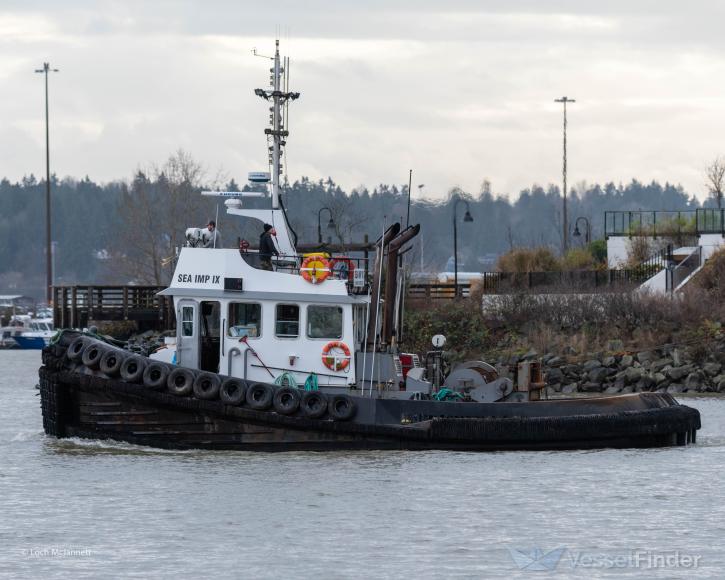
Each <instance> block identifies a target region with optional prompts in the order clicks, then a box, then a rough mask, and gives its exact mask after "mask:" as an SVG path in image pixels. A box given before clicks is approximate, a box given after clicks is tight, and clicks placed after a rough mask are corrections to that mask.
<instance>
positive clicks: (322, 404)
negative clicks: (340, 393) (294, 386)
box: [300, 391, 327, 419]
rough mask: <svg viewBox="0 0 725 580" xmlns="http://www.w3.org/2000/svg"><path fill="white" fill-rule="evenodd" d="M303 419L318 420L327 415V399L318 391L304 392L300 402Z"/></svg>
mask: <svg viewBox="0 0 725 580" xmlns="http://www.w3.org/2000/svg"><path fill="white" fill-rule="evenodd" d="M300 407H301V408H302V412H303V413H304V414H305V417H308V418H309V419H319V418H320V417H324V415H325V413H327V397H326V396H325V393H321V392H320V391H305V392H304V394H303V395H302V401H300Z"/></svg>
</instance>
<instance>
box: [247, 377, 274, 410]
mask: <svg viewBox="0 0 725 580" xmlns="http://www.w3.org/2000/svg"><path fill="white" fill-rule="evenodd" d="M273 398H274V389H273V388H272V387H271V386H269V385H266V384H264V383H252V384H251V385H249V388H248V389H247V405H249V406H250V407H251V408H252V409H255V410H256V411H265V410H266V409H269V408H270V407H271V406H272V399H273Z"/></svg>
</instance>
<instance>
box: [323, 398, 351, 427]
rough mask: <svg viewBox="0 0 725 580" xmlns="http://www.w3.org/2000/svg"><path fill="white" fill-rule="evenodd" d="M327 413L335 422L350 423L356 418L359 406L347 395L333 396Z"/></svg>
mask: <svg viewBox="0 0 725 580" xmlns="http://www.w3.org/2000/svg"><path fill="white" fill-rule="evenodd" d="M327 412H328V413H330V417H332V418H333V419H334V420H335V421H349V420H350V419H352V418H353V417H354V416H355V413H356V412H357V405H355V401H353V400H352V398H350V397H348V396H347V395H333V396H332V397H330V401H329V403H328V404H327Z"/></svg>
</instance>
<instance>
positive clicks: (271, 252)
mask: <svg viewBox="0 0 725 580" xmlns="http://www.w3.org/2000/svg"><path fill="white" fill-rule="evenodd" d="M276 235H277V230H275V229H274V227H273V226H271V225H269V224H264V232H263V233H262V235H261V236H260V237H259V260H260V263H261V266H262V270H272V256H279V252H278V251H277V247H276V246H275V245H274V240H273V239H272V236H276Z"/></svg>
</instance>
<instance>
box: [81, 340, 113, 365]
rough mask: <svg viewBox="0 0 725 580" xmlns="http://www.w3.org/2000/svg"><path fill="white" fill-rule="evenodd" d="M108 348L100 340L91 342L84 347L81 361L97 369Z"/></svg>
mask: <svg viewBox="0 0 725 580" xmlns="http://www.w3.org/2000/svg"><path fill="white" fill-rule="evenodd" d="M107 350H108V349H107V348H106V347H104V346H103V345H102V344H101V343H99V342H95V341H94V342H91V344H89V345H88V346H87V347H86V348H85V349H83V356H82V357H81V362H82V363H83V364H84V365H85V366H86V367H88V368H89V369H93V370H95V369H97V368H98V365H100V364H101V357H103V355H104V354H106V351H107Z"/></svg>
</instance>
